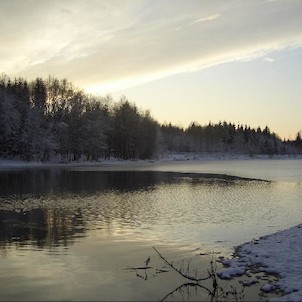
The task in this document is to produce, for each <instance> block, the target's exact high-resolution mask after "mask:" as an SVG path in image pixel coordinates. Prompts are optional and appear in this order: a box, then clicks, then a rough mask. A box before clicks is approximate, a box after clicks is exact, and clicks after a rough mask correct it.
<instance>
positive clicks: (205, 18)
mask: <svg viewBox="0 0 302 302" xmlns="http://www.w3.org/2000/svg"><path fill="white" fill-rule="evenodd" d="M218 17H220V14H214V15H211V16H208V17H204V18H201V19H197V20H195V21H194V22H193V23H192V24H194V23H199V22H205V21H213V20H215V19H217V18H218Z"/></svg>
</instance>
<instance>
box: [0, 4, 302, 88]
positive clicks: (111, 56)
mask: <svg viewBox="0 0 302 302" xmlns="http://www.w3.org/2000/svg"><path fill="white" fill-rule="evenodd" d="M301 9H302V2H301V1H294V0H293V1H286V2H285V1H275V2H268V1H198V0H197V1H194V0H192V1H180V0H175V1H165V0H163V1H148V0H138V1H136V0H132V1H119V0H111V1H96V0H90V1H80V0H73V1H72V2H71V1H67V0H54V1H39V0H24V1H21V2H20V1H18V0H9V1H8V0H2V1H1V2H0V26H1V31H2V34H1V37H0V39H1V40H0V41H1V50H0V66H1V68H2V70H1V71H3V72H6V73H8V74H15V75H21V76H26V77H36V76H47V75H48V74H52V75H56V76H58V77H67V78H68V79H69V80H71V81H73V82H74V83H75V84H77V85H79V86H82V87H90V89H91V90H93V91H97V90H98V91H102V92H104V91H106V90H110V89H111V90H113V89H119V88H121V87H122V88H125V87H129V86H134V85H139V84H141V83H145V82H148V81H152V80H155V79H159V78H162V77H166V76H169V75H173V74H176V73H181V72H190V71H194V70H198V69H202V68H207V67H209V66H213V65H217V64H222V63H226V62H231V61H235V60H241V61H244V60H251V59H253V58H256V57H264V58H269V54H270V53H271V52H273V51H278V50H281V49H286V48H290V47H300V46H301V43H302V18H301V17H300V12H301Z"/></svg>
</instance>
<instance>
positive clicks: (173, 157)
mask: <svg viewBox="0 0 302 302" xmlns="http://www.w3.org/2000/svg"><path fill="white" fill-rule="evenodd" d="M254 159H257V160H300V159H302V154H276V155H266V154H257V155H247V154H234V153H191V152H188V153H170V154H165V155H163V156H159V157H157V158H154V159H147V160H121V159H116V158H110V159H100V160H98V161H87V160H85V159H82V160H79V161H64V160H61V159H56V158H55V159H53V160H51V161H47V162H41V161H29V162H27V161H23V160H20V159H6V158H0V169H9V168H43V167H44V168H48V167H82V166H87V167H101V166H107V165H114V166H117V165H121V166H127V165H131V166H132V165H135V166H136V165H146V164H147V165H150V164H154V163H161V162H173V161H187V160H199V161H202V160H205V161H211V160H254Z"/></svg>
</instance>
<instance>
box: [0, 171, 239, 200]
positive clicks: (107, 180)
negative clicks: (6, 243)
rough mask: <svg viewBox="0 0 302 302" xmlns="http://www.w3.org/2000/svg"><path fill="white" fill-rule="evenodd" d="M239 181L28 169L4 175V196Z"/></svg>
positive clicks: (0, 188) (0, 189) (0, 181)
mask: <svg viewBox="0 0 302 302" xmlns="http://www.w3.org/2000/svg"><path fill="white" fill-rule="evenodd" d="M236 180H240V178H238V177H234V176H227V175H218V174H216V175H215V174H198V173H196V174H195V173H175V172H158V171H85V170H83V171H71V170H64V169H55V168H54V169H25V170H10V171H2V172H0V196H9V195H12V194H16V195H18V196H20V195H26V194H31V195H35V196H37V195H39V196H40V195H45V194H56V195H59V194H62V193H77V194H95V193H96V192H104V191H110V190H115V191H122V192H127V191H141V190H150V189H153V188H154V187H155V186H157V185H159V184H162V183H178V182H181V181H186V182H191V183H193V184H201V183H204V184H207V183H209V184H213V183H214V182H216V183H219V184H220V185H223V184H225V185H228V186H229V185H234V184H236Z"/></svg>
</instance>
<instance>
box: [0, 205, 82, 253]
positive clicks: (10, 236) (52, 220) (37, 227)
mask: <svg viewBox="0 0 302 302" xmlns="http://www.w3.org/2000/svg"><path fill="white" fill-rule="evenodd" d="M85 224H86V223H85V221H84V220H83V219H82V213H81V209H78V211H77V212H74V211H68V210H66V209H61V208H53V209H33V210H30V211H23V210H20V211H18V212H16V211H0V226H1V227H0V241H1V242H0V245H1V246H2V248H6V247H8V246H11V245H14V246H17V247H22V246H26V245H29V244H30V245H32V246H37V247H38V248H52V247H56V246H68V245H70V244H72V242H73V240H74V236H75V235H78V236H81V235H83V234H84V233H85Z"/></svg>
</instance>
